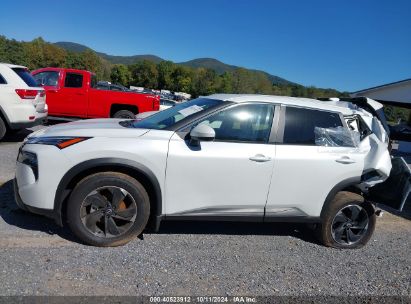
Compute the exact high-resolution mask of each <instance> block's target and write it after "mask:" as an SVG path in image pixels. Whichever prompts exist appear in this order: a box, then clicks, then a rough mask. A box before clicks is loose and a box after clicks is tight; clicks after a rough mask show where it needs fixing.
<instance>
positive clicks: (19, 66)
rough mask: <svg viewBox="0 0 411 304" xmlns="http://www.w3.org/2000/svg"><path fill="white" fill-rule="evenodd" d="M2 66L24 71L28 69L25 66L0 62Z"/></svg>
mask: <svg viewBox="0 0 411 304" xmlns="http://www.w3.org/2000/svg"><path fill="white" fill-rule="evenodd" d="M0 65H4V66H6V67H9V68H11V69H12V68H22V69H27V67H25V66H22V65H17V64H11V63H4V62H0Z"/></svg>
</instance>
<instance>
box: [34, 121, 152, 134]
mask: <svg viewBox="0 0 411 304" xmlns="http://www.w3.org/2000/svg"><path fill="white" fill-rule="evenodd" d="M121 121H124V119H112V118H109V119H87V120H78V121H74V122H69V123H64V124H59V125H55V126H52V127H49V128H44V129H41V130H39V131H36V132H33V133H31V134H30V135H29V136H28V138H32V137H51V136H79V137H83V136H84V137H116V138H119V137H122V138H126V137H130V138H135V137H139V136H141V135H143V134H145V133H147V132H148V131H149V129H135V128H125V127H123V126H121V125H120V122H121Z"/></svg>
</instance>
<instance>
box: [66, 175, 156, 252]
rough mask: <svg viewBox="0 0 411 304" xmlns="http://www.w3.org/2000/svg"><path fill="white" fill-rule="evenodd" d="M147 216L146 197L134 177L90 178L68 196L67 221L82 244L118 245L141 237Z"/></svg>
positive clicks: (101, 176)
mask: <svg viewBox="0 0 411 304" xmlns="http://www.w3.org/2000/svg"><path fill="white" fill-rule="evenodd" d="M149 214H150V202H149V196H148V194H147V192H146V190H145V189H144V187H143V186H142V185H141V184H140V183H139V182H138V181H137V180H135V179H134V178H132V177H130V176H128V175H125V174H122V173H116V172H103V173H97V174H93V175H90V176H88V177H86V178H84V179H83V180H82V181H80V182H79V183H78V184H77V186H76V187H75V188H74V190H73V192H72V193H71V195H70V198H69V201H68V205H67V220H68V224H69V226H70V228H71V230H72V231H73V233H74V234H75V235H76V236H77V237H78V238H79V239H80V240H81V241H82V242H84V243H86V244H89V245H93V246H100V247H107V246H119V245H123V244H125V243H127V242H129V241H130V240H131V239H133V238H135V237H136V236H137V235H139V234H141V233H142V231H143V229H144V228H145V226H146V225H147V221H148V218H149Z"/></svg>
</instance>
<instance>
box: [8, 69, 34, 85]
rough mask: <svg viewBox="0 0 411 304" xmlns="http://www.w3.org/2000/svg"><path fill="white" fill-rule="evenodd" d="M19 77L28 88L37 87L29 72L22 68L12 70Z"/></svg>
mask: <svg viewBox="0 0 411 304" xmlns="http://www.w3.org/2000/svg"><path fill="white" fill-rule="evenodd" d="M12 70H13V71H14V72H15V73H16V74H17V75H19V77H20V78H21V79H22V80H23V81H24V82H25V83H26V84H27V85H28V86H29V87H38V84H37V82H36V80H35V79H34V78H33V76H31V74H30V72H29V71H28V70H27V69H24V68H12Z"/></svg>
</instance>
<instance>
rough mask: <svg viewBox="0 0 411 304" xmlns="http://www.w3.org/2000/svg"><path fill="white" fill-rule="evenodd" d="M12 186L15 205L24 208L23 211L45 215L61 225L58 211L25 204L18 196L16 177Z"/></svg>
mask: <svg viewBox="0 0 411 304" xmlns="http://www.w3.org/2000/svg"><path fill="white" fill-rule="evenodd" d="M13 188H14V200H15V202H16V205H17V206H18V207H19V208H20V209H22V210H24V211H28V212H31V213H34V214H38V215H43V216H45V217H48V218H50V219H52V220H54V221H55V222H56V224H58V225H60V226H62V220H61V215H60V212H57V211H55V210H53V209H51V210H50V209H42V208H37V207H33V206H29V205H26V204H25V203H24V202H23V200H22V199H21V197H20V194H19V186H18V184H17V179H14V180H13Z"/></svg>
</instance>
